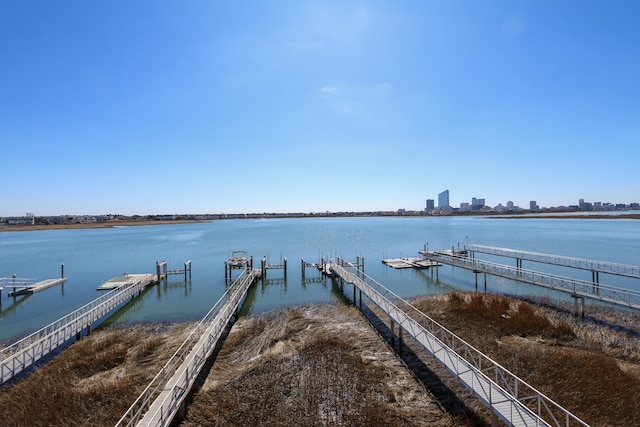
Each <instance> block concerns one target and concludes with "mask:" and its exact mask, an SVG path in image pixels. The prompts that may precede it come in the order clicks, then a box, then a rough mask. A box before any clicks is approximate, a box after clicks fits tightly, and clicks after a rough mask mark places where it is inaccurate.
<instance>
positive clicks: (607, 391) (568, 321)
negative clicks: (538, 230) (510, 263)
mask: <svg viewBox="0 0 640 427" xmlns="http://www.w3.org/2000/svg"><path fill="white" fill-rule="evenodd" d="M413 304H414V305H415V306H416V307H417V308H418V309H420V310H421V311H422V312H424V313H425V314H427V315H429V316H430V317H432V318H433V319H434V320H436V321H438V322H440V323H442V324H443V325H446V327H447V328H448V329H450V330H451V331H452V332H454V333H456V334H457V335H458V336H460V337H461V338H463V339H464V340H466V341H467V342H469V343H470V344H471V345H473V346H475V347H476V348H478V349H480V350H481V351H483V352H484V353H485V354H487V355H489V356H490V357H491V358H493V359H494V360H496V361H497V362H498V363H500V364H501V365H503V366H505V367H506V368H507V369H509V370H511V371H512V372H514V373H515V374H516V375H518V376H519V377H520V378H522V379H523V380H524V381H526V382H528V383H529V384H531V385H533V386H534V387H536V388H537V389H538V390H540V391H541V392H543V393H544V394H546V395H547V396H549V397H550V398H552V399H554V400H555V401H556V402H558V403H559V404H561V405H562V406H564V407H565V408H567V409H568V410H570V411H571V412H573V413H574V414H576V415H578V416H579V417H580V418H582V419H583V420H585V421H586V422H588V423H589V424H591V425H598V426H622V425H640V403H639V402H640V363H639V361H640V334H639V333H638V327H639V326H640V322H639V320H640V317H639V316H638V315H633V314H623V313H619V314H618V315H615V314H614V313H613V312H610V311H608V310H604V313H603V316H602V317H599V316H598V313H597V312H596V313H595V314H594V316H595V317H593V318H591V319H588V320H582V319H580V318H576V317H574V316H573V315H572V314H571V312H570V310H568V309H566V308H560V309H556V308H552V307H546V308H545V307H541V306H536V305H533V304H530V303H528V302H525V301H519V300H514V299H510V298H507V297H503V296H497V295H488V294H478V293H453V294H449V295H446V296H439V297H429V298H427V297H425V298H418V299H416V300H415V301H413ZM602 318H606V319H607V320H603V319H602ZM621 324H622V325H626V326H621ZM634 330H635V332H634Z"/></svg>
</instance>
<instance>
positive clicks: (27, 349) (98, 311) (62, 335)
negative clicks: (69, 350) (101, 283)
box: [0, 274, 153, 384]
mask: <svg viewBox="0 0 640 427" xmlns="http://www.w3.org/2000/svg"><path fill="white" fill-rule="evenodd" d="M152 280H153V275H151V274H147V275H144V276H142V278H141V280H139V281H137V282H135V283H130V284H127V285H125V286H122V287H120V288H118V289H114V290H113V291H110V292H108V293H106V294H104V295H102V296H101V297H99V298H96V299H95V300H93V301H91V302H89V303H88V304H85V305H83V306H82V307H80V308H78V309H77V310H75V311H73V312H71V313H69V314H67V315H66V316H64V317H61V318H60V319H58V320H56V321H54V322H52V323H50V324H49V325H47V326H45V327H44V328H41V329H39V330H38V331H36V332H34V333H32V334H30V335H28V336H27V337H25V338H22V339H21V340H19V341H17V342H15V343H13V344H11V345H10V346H8V347H5V348H3V349H0V384H2V383H4V382H6V381H8V380H9V379H11V378H12V377H14V376H15V375H17V374H18V373H20V372H22V371H23V370H25V369H26V368H28V367H29V366H31V365H32V364H33V363H35V362H36V361H38V360H39V359H41V358H42V357H44V356H45V355H46V354H48V353H50V352H51V351H52V350H53V349H55V348H56V347H57V346H59V345H61V344H63V343H64V342H66V341H67V340H68V339H69V338H71V337H73V336H74V335H75V334H77V333H78V332H80V331H81V330H82V329H83V328H84V327H85V326H87V325H88V324H91V323H93V322H94V321H95V320H97V319H98V318H100V317H101V316H102V315H104V314H106V313H107V312H109V311H110V310H112V309H113V308H115V307H116V306H118V305H119V304H121V303H122V302H123V301H124V300H126V299H128V298H129V297H130V296H131V295H133V294H135V293H136V292H138V291H139V290H142V289H143V288H144V287H145V286H146V285H148V284H149V283H150V282H151V281H152Z"/></svg>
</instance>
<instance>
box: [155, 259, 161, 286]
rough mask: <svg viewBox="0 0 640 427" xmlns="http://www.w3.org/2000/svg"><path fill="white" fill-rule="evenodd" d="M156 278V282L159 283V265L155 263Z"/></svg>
mask: <svg viewBox="0 0 640 427" xmlns="http://www.w3.org/2000/svg"><path fill="white" fill-rule="evenodd" d="M156 277H157V278H158V282H159V281H160V264H159V263H158V261H156Z"/></svg>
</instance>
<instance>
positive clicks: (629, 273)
mask: <svg viewBox="0 0 640 427" xmlns="http://www.w3.org/2000/svg"><path fill="white" fill-rule="evenodd" d="M465 249H466V250H467V251H468V252H471V253H473V252H477V253H482V254H486V255H495V256H501V257H506V258H514V259H517V260H520V261H521V260H526V261H533V262H538V263H542V264H550V265H558V266H562V267H571V268H577V269H581V270H589V271H593V272H597V273H606V274H613V275H617V276H625V277H633V278H636V279H640V266H636V265H628V264H619V263H614V262H607V261H596V260H591V259H582V258H574V257H567V256H561V255H552V254H545V253H540V252H529V251H520V250H515V249H508V248H498V247H494V246H485V245H465ZM520 267H521V265H520Z"/></svg>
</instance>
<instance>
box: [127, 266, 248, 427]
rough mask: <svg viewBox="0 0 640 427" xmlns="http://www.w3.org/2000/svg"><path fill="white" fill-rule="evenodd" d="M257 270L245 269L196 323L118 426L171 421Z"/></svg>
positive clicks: (167, 422) (156, 423) (163, 423)
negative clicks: (148, 421) (149, 421)
mask: <svg viewBox="0 0 640 427" xmlns="http://www.w3.org/2000/svg"><path fill="white" fill-rule="evenodd" d="M254 274H255V273H254V271H253V270H252V269H250V268H246V269H245V270H244V271H243V273H242V274H241V275H240V276H239V277H238V278H237V279H236V281H235V282H234V283H233V284H232V285H231V286H230V287H229V288H228V289H227V290H226V291H225V293H224V294H223V295H222V296H221V297H220V299H218V301H217V302H216V303H215V304H214V305H213V307H211V309H210V310H209V312H207V314H206V315H205V316H204V317H203V318H202V320H200V322H199V323H198V324H197V325H196V326H195V327H194V329H193V330H192V331H191V333H190V334H189V336H188V337H187V338H186V339H185V341H184V342H183V343H182V345H181V346H180V347H179V348H178V349H177V350H176V351H175V352H174V354H173V355H172V356H171V358H170V359H169V360H168V361H167V363H166V364H165V365H164V366H163V368H162V369H161V370H160V372H158V374H157V375H156V376H155V377H154V378H153V379H152V380H151V382H150V383H149V385H148V386H147V387H146V388H145V389H144V390H143V391H142V393H141V394H140V395H139V396H138V398H137V399H136V400H135V402H133V404H132V405H131V406H130V407H129V409H128V410H127V412H125V414H124V415H123V416H122V417H121V418H120V420H119V421H118V423H117V424H116V427H118V426H132V425H136V424H145V423H144V421H143V420H144V419H151V420H154V421H155V422H154V423H153V424H154V425H169V424H170V423H171V421H172V419H173V417H174V416H175V413H176V412H177V410H178V408H179V407H180V405H181V404H182V401H183V400H184V398H185V397H186V395H187V393H188V391H189V390H190V389H191V387H192V386H193V383H194V381H195V378H196V377H197V376H198V374H199V372H200V370H201V368H202V366H203V365H204V363H205V361H206V360H207V359H208V357H209V356H210V355H211V353H212V351H213V349H214V347H215V345H216V343H217V342H218V339H219V338H220V336H221V335H222V332H223V331H224V329H225V327H226V325H227V324H228V323H229V320H230V319H231V316H232V315H233V312H234V311H235V309H236V308H237V306H238V304H239V302H240V300H241V299H242V297H243V296H244V294H245V293H246V290H247V289H248V287H249V285H250V284H251V283H252V282H253V280H254V278H255V276H254ZM163 395H164V397H163ZM153 407H156V409H155V410H154V409H153Z"/></svg>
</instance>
